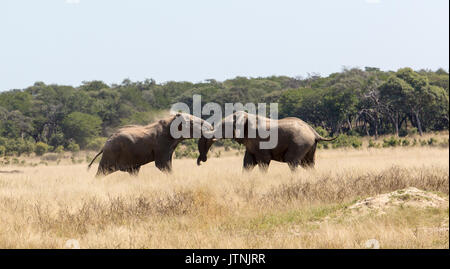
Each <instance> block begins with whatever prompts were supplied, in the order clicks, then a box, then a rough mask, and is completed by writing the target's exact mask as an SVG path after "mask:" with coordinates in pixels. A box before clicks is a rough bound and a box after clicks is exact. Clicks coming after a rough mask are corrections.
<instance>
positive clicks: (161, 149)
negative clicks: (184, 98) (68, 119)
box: [88, 113, 212, 177]
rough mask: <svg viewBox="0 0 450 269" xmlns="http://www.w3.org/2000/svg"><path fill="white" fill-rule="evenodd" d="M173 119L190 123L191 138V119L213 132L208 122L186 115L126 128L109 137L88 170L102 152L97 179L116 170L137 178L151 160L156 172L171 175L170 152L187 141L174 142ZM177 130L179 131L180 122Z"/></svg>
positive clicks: (180, 114)
mask: <svg viewBox="0 0 450 269" xmlns="http://www.w3.org/2000/svg"><path fill="white" fill-rule="evenodd" d="M176 117H183V118H184V119H185V120H186V122H189V123H190V137H192V133H193V130H194V126H193V120H194V119H197V120H199V121H200V122H201V123H202V125H204V128H209V130H212V126H211V125H210V124H209V123H208V122H206V121H204V120H201V119H199V118H197V117H194V116H193V115H190V114H186V113H178V114H176V115H172V116H170V117H168V118H165V119H162V120H159V121H157V122H155V123H152V124H149V125H146V126H138V125H133V126H125V127H123V128H121V129H119V130H118V131H117V132H116V133H114V134H112V135H111V136H110V137H109V138H108V140H107V141H106V143H105V145H104V146H103V148H102V150H101V151H100V152H99V153H98V154H97V155H96V156H95V157H94V159H93V160H92V161H91V163H90V164H89V166H88V169H89V168H90V167H91V165H92V163H93V162H94V160H95V159H96V158H97V157H98V156H99V155H100V154H102V153H103V155H102V159H101V160H100V164H99V166H98V170H97V175H96V176H97V177H99V176H105V175H108V174H111V173H113V172H116V171H119V170H120V171H123V172H128V173H129V174H130V175H134V176H136V175H138V173H139V169H140V167H141V166H142V165H144V164H147V163H149V162H153V161H154V162H155V165H156V167H158V168H159V170H161V171H163V172H171V170H172V155H173V152H174V150H175V148H176V147H177V145H178V144H179V143H180V142H181V141H182V140H184V139H187V138H183V137H180V138H177V139H175V138H173V137H172V135H171V134H170V125H171V123H172V121H173V120H175V118H176ZM178 130H181V123H180V124H179V126H178Z"/></svg>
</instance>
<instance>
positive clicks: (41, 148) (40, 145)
mask: <svg viewBox="0 0 450 269" xmlns="http://www.w3.org/2000/svg"><path fill="white" fill-rule="evenodd" d="M48 148H49V146H48V145H47V144H45V143H44V142H37V143H36V146H35V148H34V153H36V155H38V156H42V155H43V154H44V153H46V152H47V151H48Z"/></svg>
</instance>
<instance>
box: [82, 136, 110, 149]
mask: <svg viewBox="0 0 450 269" xmlns="http://www.w3.org/2000/svg"><path fill="white" fill-rule="evenodd" d="M106 140H107V138H106V137H96V138H94V139H91V140H90V141H89V142H87V144H86V149H90V150H95V151H97V150H100V149H101V148H102V147H103V145H104V144H105V142H106Z"/></svg>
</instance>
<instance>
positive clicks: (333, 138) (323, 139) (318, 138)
mask: <svg viewBox="0 0 450 269" xmlns="http://www.w3.org/2000/svg"><path fill="white" fill-rule="evenodd" d="M310 128H311V130H313V132H314V134H315V135H316V141H317V142H320V141H333V140H336V138H338V137H337V136H336V137H332V138H325V137H322V136H321V135H320V134H318V133H317V132H316V130H314V128H312V127H311V126H310Z"/></svg>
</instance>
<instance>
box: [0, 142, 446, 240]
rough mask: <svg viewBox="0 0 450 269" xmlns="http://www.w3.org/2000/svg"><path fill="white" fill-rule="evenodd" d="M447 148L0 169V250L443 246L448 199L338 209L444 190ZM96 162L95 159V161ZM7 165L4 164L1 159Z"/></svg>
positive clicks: (338, 151) (443, 192)
mask: <svg viewBox="0 0 450 269" xmlns="http://www.w3.org/2000/svg"><path fill="white" fill-rule="evenodd" d="M448 154H449V150H448V149H443V148H429V147H421V148H393V149H365V150H319V151H318V153H317V160H316V168H315V169H313V170H305V169H299V170H298V171H297V172H296V173H291V172H290V170H289V168H288V167H287V165H286V164H282V163H272V164H271V165H270V168H269V171H268V173H266V174H263V173H261V172H260V171H258V169H257V168H256V169H255V170H254V171H252V172H251V173H242V171H241V166H242V156H229V157H224V158H219V159H218V158H210V159H209V160H208V162H207V163H204V164H203V165H202V166H200V167H197V166H196V164H195V160H191V159H183V160H174V163H173V166H174V173H173V174H171V175H166V174H162V173H161V172H160V171H159V170H157V169H156V168H155V167H154V164H149V165H146V166H144V167H143V169H141V173H140V175H139V177H137V178H134V177H130V176H129V175H128V174H125V173H121V172H117V173H115V174H112V175H110V176H108V177H105V178H101V179H95V178H94V174H95V169H92V170H91V171H87V170H86V164H77V165H59V166H56V165H54V166H52V165H50V166H37V167H8V169H11V170H12V169H18V170H22V171H23V173H22V174H0V211H1V212H2V214H0V248H61V247H63V246H64V243H65V242H66V240H68V239H77V240H78V241H79V242H80V245H81V247H82V248H360V247H364V243H365V242H366V241H367V240H368V239H371V238H375V239H377V240H379V241H380V244H381V247H384V248H448V247H449V243H448V216H449V212H448V207H446V208H398V209H396V210H391V211H390V212H389V214H385V215H381V216H378V215H368V216H362V217H360V218H347V217H342V216H339V214H338V213H337V212H340V211H341V210H343V209H345V208H346V206H348V205H349V204H351V203H352V202H354V201H355V200H357V199H360V198H363V197H367V196H373V195H376V194H381V193H385V192H390V191H394V190H397V189H402V188H405V187H409V186H413V187H417V188H419V189H422V190H427V191H432V192H435V193H437V194H439V195H441V196H443V197H447V198H448V194H449V175H448V173H449V163H448V162H449V158H448ZM94 168H95V167H94ZM2 169H3V170H4V168H2Z"/></svg>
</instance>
